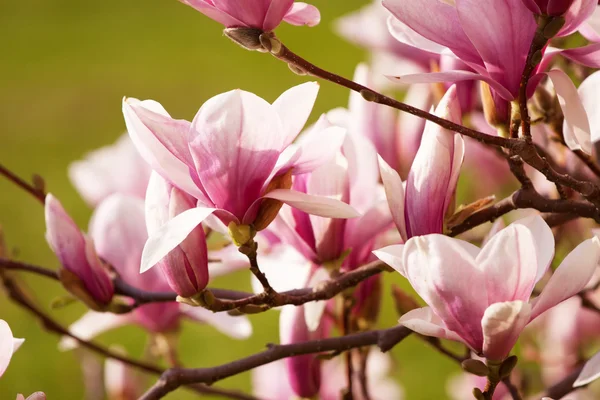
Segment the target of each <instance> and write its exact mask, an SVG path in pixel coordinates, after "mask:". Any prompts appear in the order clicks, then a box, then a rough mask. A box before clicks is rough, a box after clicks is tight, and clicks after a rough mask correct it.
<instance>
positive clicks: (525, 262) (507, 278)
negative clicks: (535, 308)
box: [477, 224, 538, 304]
mask: <svg viewBox="0 0 600 400" xmlns="http://www.w3.org/2000/svg"><path fill="white" fill-rule="evenodd" d="M532 248H535V241H534V237H533V235H532V234H531V231H530V230H529V229H527V228H526V227H525V226H523V225H519V224H511V225H509V226H508V227H507V228H505V229H503V230H501V231H500V232H499V233H498V234H496V235H494V237H492V238H491V239H490V240H489V242H487V243H486V245H485V247H484V248H482V249H481V252H480V253H479V255H478V256H477V263H478V264H479V265H480V266H481V267H482V268H483V272H484V273H485V276H486V286H487V295H488V297H487V304H493V303H499V302H504V301H511V300H520V301H525V302H526V301H528V300H529V297H530V296H531V292H532V291H533V287H534V286H535V283H536V280H535V278H536V275H537V272H538V268H537V265H538V262H537V259H536V254H535V252H532V251H531V249H532Z"/></svg>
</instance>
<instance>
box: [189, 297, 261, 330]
mask: <svg viewBox="0 0 600 400" xmlns="http://www.w3.org/2000/svg"><path fill="white" fill-rule="evenodd" d="M181 311H182V312H183V313H184V314H185V315H186V316H187V317H188V318H191V319H193V320H196V321H198V322H203V323H206V324H209V325H210V326H212V327H214V328H215V329H217V330H218V331H219V332H221V333H224V334H225V335H227V336H229V337H231V338H233V339H247V338H249V337H250V336H252V324H250V320H249V319H248V317H247V316H245V315H242V316H236V317H233V316H231V315H229V314H227V313H215V312H212V311H210V310H207V309H206V308H202V307H190V306H188V305H185V304H182V305H181Z"/></svg>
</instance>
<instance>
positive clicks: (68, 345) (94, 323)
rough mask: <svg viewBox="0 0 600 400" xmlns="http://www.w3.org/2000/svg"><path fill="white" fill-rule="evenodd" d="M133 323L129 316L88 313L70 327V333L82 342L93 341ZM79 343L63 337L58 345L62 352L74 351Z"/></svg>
mask: <svg viewBox="0 0 600 400" xmlns="http://www.w3.org/2000/svg"><path fill="white" fill-rule="evenodd" d="M130 322H131V319H130V317H129V315H127V314H111V313H100V312H96V311H88V312H87V313H85V314H84V315H83V317H81V318H79V319H78V320H77V321H76V322H75V323H74V324H72V325H71V326H70V327H69V332H71V333H72V334H73V335H75V336H77V337H78V338H80V339H82V340H91V339H93V338H95V337H96V336H98V335H99V334H101V333H103V332H106V331H109V330H111V329H115V328H118V327H120V326H123V325H126V324H128V323H130ZM78 346H79V342H78V341H77V340H75V339H73V338H72V337H70V336H63V337H62V339H61V340H60V342H59V343H58V348H59V350H60V351H68V350H73V349H74V348H76V347H78Z"/></svg>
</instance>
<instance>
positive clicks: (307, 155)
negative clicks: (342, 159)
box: [292, 126, 346, 175]
mask: <svg viewBox="0 0 600 400" xmlns="http://www.w3.org/2000/svg"><path fill="white" fill-rule="evenodd" d="M345 137H346V130H345V129H344V128H340V127H339V126H330V127H328V128H326V129H323V130H313V131H311V133H310V136H308V135H307V134H304V135H302V139H301V140H300V142H299V143H298V145H299V146H300V147H299V156H298V159H296V160H295V161H294V162H293V164H292V167H293V170H292V172H293V174H294V175H299V174H304V173H307V172H312V171H314V170H315V169H317V168H318V167H320V166H321V165H323V164H325V163H326V162H327V161H329V160H331V159H332V158H333V157H334V156H335V154H336V153H337V152H338V151H339V149H340V148H341V147H342V143H343V142H344V138H345Z"/></svg>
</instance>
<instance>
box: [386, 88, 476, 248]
mask: <svg viewBox="0 0 600 400" xmlns="http://www.w3.org/2000/svg"><path fill="white" fill-rule="evenodd" d="M435 114H436V115H438V116H440V117H443V118H447V119H449V120H451V121H453V122H456V123H461V112H460V105H459V103H458V100H457V97H456V87H455V86H452V87H451V88H450V89H449V90H448V91H447V92H446V94H445V95H444V98H443V99H442V101H441V102H440V104H439V105H438V107H437V109H436V110H435ZM464 152H465V150H464V141H463V139H462V137H461V136H460V135H458V134H455V133H454V132H451V131H448V130H445V129H443V128H441V127H440V126H438V125H435V124H432V123H430V122H427V123H426V125H425V131H424V132H423V138H422V140H421V146H420V147H419V151H418V152H417V155H416V157H415V160H414V162H413V165H412V167H411V169H410V172H409V175H408V180H407V182H406V191H405V189H404V187H403V185H402V181H401V180H400V176H399V175H398V173H396V171H394V170H393V169H391V168H390V167H389V165H387V164H386V163H385V161H383V160H382V159H380V160H379V169H380V173H381V178H382V181H383V185H384V187H385V192H386V197H387V200H388V204H389V207H390V211H391V213H392V216H393V218H394V223H395V224H396V227H397V228H398V231H399V232H400V235H401V237H402V241H406V240H407V239H408V238H410V237H413V236H416V235H426V234H430V233H442V232H444V217H445V216H446V213H447V212H448V210H449V209H451V205H452V201H453V197H454V193H455V191H456V183H457V181H458V175H459V173H460V167H461V165H462V161H463V158H464Z"/></svg>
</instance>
